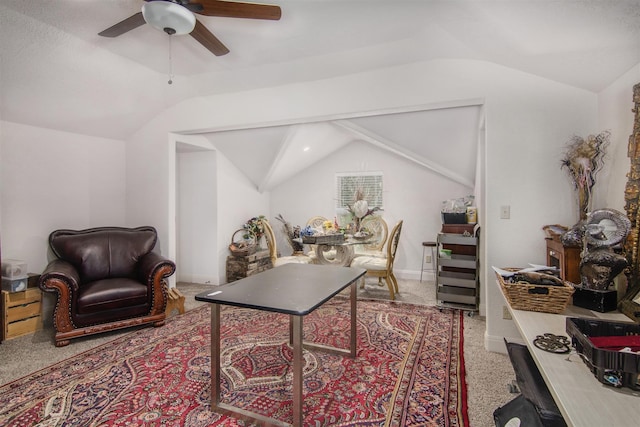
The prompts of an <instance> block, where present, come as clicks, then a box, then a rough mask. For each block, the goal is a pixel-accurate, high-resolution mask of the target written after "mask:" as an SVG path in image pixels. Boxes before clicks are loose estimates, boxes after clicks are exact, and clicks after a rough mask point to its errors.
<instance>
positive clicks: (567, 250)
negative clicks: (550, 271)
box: [546, 239, 582, 284]
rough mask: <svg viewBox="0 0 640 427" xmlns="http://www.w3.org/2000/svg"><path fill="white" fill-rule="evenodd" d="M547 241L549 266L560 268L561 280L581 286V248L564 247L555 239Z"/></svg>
mask: <svg viewBox="0 0 640 427" xmlns="http://www.w3.org/2000/svg"><path fill="white" fill-rule="evenodd" d="M546 241H547V265H548V266H553V267H558V269H559V270H560V278H561V279H562V280H565V281H567V282H571V283H575V284H579V283H580V282H581V280H580V252H581V251H582V248H580V247H579V246H564V245H563V244H562V242H560V241H559V240H555V239H546Z"/></svg>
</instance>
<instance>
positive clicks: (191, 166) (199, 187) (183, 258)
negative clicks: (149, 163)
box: [176, 151, 218, 284]
mask: <svg viewBox="0 0 640 427" xmlns="http://www.w3.org/2000/svg"><path fill="white" fill-rule="evenodd" d="M176 163H177V173H176V177H177V179H176V187H177V204H176V216H177V224H178V225H177V228H176V231H177V254H176V255H177V256H176V280H178V281H185V282H195V283H212V284H217V282H218V262H212V260H211V254H212V253H216V248H217V227H216V215H215V213H216V207H217V205H218V202H217V179H216V152H215V151H198V152H188V153H178V155H177V162H176Z"/></svg>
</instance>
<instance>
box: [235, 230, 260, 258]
mask: <svg viewBox="0 0 640 427" xmlns="http://www.w3.org/2000/svg"><path fill="white" fill-rule="evenodd" d="M238 233H242V238H241V240H236V235H237V234H238ZM247 235H249V236H251V239H249V240H247V239H246V237H245V236H247ZM256 247H257V244H256V236H254V235H253V234H252V233H249V232H248V231H247V230H245V229H244V228H241V229H239V230H236V231H235V232H234V233H233V235H231V244H230V245H229V252H231V255H233V256H247V255H252V254H254V253H256Z"/></svg>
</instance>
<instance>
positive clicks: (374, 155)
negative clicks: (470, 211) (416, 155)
mask: <svg viewBox="0 0 640 427" xmlns="http://www.w3.org/2000/svg"><path fill="white" fill-rule="evenodd" d="M444 145H445V144H444V143H443V146H444ZM362 171H376V172H377V171H379V172H382V173H383V176H384V178H383V180H384V189H383V190H384V192H383V197H384V206H385V210H384V212H382V217H383V218H384V219H385V221H386V222H387V224H388V226H389V231H391V228H392V227H393V226H394V225H395V224H396V223H397V222H398V221H399V220H404V223H403V226H402V234H401V238H400V245H399V249H398V255H397V258H396V263H395V265H394V271H395V272H396V274H397V275H399V276H402V277H406V278H416V279H419V278H420V268H421V259H422V242H423V241H425V240H435V238H436V235H437V233H438V232H439V231H440V228H441V220H440V206H441V202H442V201H443V200H446V199H450V198H458V197H464V196H467V195H469V194H471V193H472V191H473V190H472V189H470V188H468V187H465V186H463V185H461V184H457V183H455V182H453V181H451V180H449V179H446V178H444V177H442V176H441V175H439V174H436V173H434V172H432V171H431V170H428V169H425V168H423V167H421V166H419V165H417V164H415V163H413V162H410V161H408V160H406V159H404V158H403V157H401V156H398V155H394V154H391V153H389V152H388V151H386V150H382V149H380V148H377V147H374V146H372V145H370V144H368V143H365V142H363V141H355V142H352V143H350V144H348V145H347V146H346V147H345V148H343V149H342V150H339V151H337V152H335V153H333V154H331V155H330V156H328V157H326V158H325V159H322V160H321V161H319V162H318V163H316V164H314V165H313V166H312V167H310V168H308V169H306V170H305V171H304V172H302V173H300V174H298V175H296V177H295V179H291V180H289V181H288V182H286V183H284V184H282V185H280V186H279V187H277V188H276V189H274V190H272V192H271V206H272V208H273V212H272V215H273V216H275V215H276V214H278V213H281V214H282V215H283V216H284V217H285V218H286V219H287V220H288V221H289V222H291V224H294V225H301V226H304V225H305V224H306V222H307V220H308V219H309V218H311V217H313V216H317V215H319V216H324V217H326V218H329V219H331V220H333V219H334V217H335V216H336V210H335V174H336V173H338V172H362ZM269 219H270V220H271V221H272V222H273V223H274V224H275V225H276V227H275V229H276V234H277V235H278V236H280V237H281V236H283V233H282V231H281V225H280V222H278V221H276V220H275V219H274V218H272V217H270V218H269ZM280 240H281V241H282V243H280ZM280 240H279V243H278V244H279V245H280V246H281V252H282V253H283V254H289V253H290V248H289V247H288V245H287V244H286V243H285V241H284V239H280Z"/></svg>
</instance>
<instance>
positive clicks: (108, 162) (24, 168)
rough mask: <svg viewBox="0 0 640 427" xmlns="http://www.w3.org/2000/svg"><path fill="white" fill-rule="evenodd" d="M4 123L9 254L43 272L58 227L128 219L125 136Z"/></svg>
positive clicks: (5, 251)
mask: <svg viewBox="0 0 640 427" xmlns="http://www.w3.org/2000/svg"><path fill="white" fill-rule="evenodd" d="M1 129H2V137H1V138H0V149H1V153H0V161H1V178H2V179H1V182H2V190H1V193H0V201H1V203H0V205H1V206H0V208H1V211H2V212H1V217H2V229H1V233H2V256H3V258H17V259H22V260H25V261H27V265H28V267H29V271H30V272H35V273H37V272H40V271H42V270H43V269H44V267H45V266H46V264H47V249H48V246H49V244H48V241H47V238H48V236H49V233H51V232H52V231H53V230H55V229H59V228H72V229H82V228H89V227H98V226H106V225H116V226H120V225H125V185H126V176H125V164H126V159H125V148H124V142H123V141H117V140H112V139H104V138H96V137H90V136H85V135H77V134H72V133H66V132H60V131H53V130H50V129H42V128H36V127H32V126H24V125H20V124H16V123H10V122H2V124H1ZM138 225H142V224H138Z"/></svg>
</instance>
